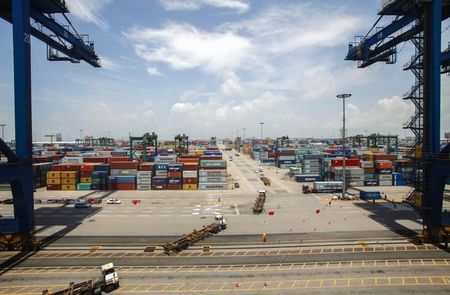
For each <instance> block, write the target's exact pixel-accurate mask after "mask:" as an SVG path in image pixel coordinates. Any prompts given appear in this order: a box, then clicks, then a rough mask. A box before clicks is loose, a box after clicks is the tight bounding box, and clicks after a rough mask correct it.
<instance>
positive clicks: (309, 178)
mask: <svg viewBox="0 0 450 295" xmlns="http://www.w3.org/2000/svg"><path fill="white" fill-rule="evenodd" d="M294 178H295V181H297V182H314V181H322V176H320V175H314V174H299V175H295V176H294Z"/></svg>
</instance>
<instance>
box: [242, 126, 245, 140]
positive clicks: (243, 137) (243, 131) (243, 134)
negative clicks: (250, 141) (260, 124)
mask: <svg viewBox="0 0 450 295" xmlns="http://www.w3.org/2000/svg"><path fill="white" fill-rule="evenodd" d="M242 140H245V127H244V128H242Z"/></svg>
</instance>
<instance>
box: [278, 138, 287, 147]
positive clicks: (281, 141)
mask: <svg viewBox="0 0 450 295" xmlns="http://www.w3.org/2000/svg"><path fill="white" fill-rule="evenodd" d="M277 142H278V144H279V145H280V147H282V148H283V147H287V146H288V145H289V136H287V135H283V136H281V137H278V138H277Z"/></svg>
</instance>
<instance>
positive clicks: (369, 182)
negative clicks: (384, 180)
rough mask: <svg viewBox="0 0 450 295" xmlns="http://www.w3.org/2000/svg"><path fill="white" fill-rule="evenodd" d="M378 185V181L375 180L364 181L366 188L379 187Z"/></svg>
mask: <svg viewBox="0 0 450 295" xmlns="http://www.w3.org/2000/svg"><path fill="white" fill-rule="evenodd" d="M378 184H379V183H378V180H375V179H372V180H365V181H364V186H378Z"/></svg>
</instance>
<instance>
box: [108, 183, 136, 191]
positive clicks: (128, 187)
mask: <svg viewBox="0 0 450 295" xmlns="http://www.w3.org/2000/svg"><path fill="white" fill-rule="evenodd" d="M108 189H109V190H118V191H132V190H136V184H135V183H112V184H109V185H108Z"/></svg>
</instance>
